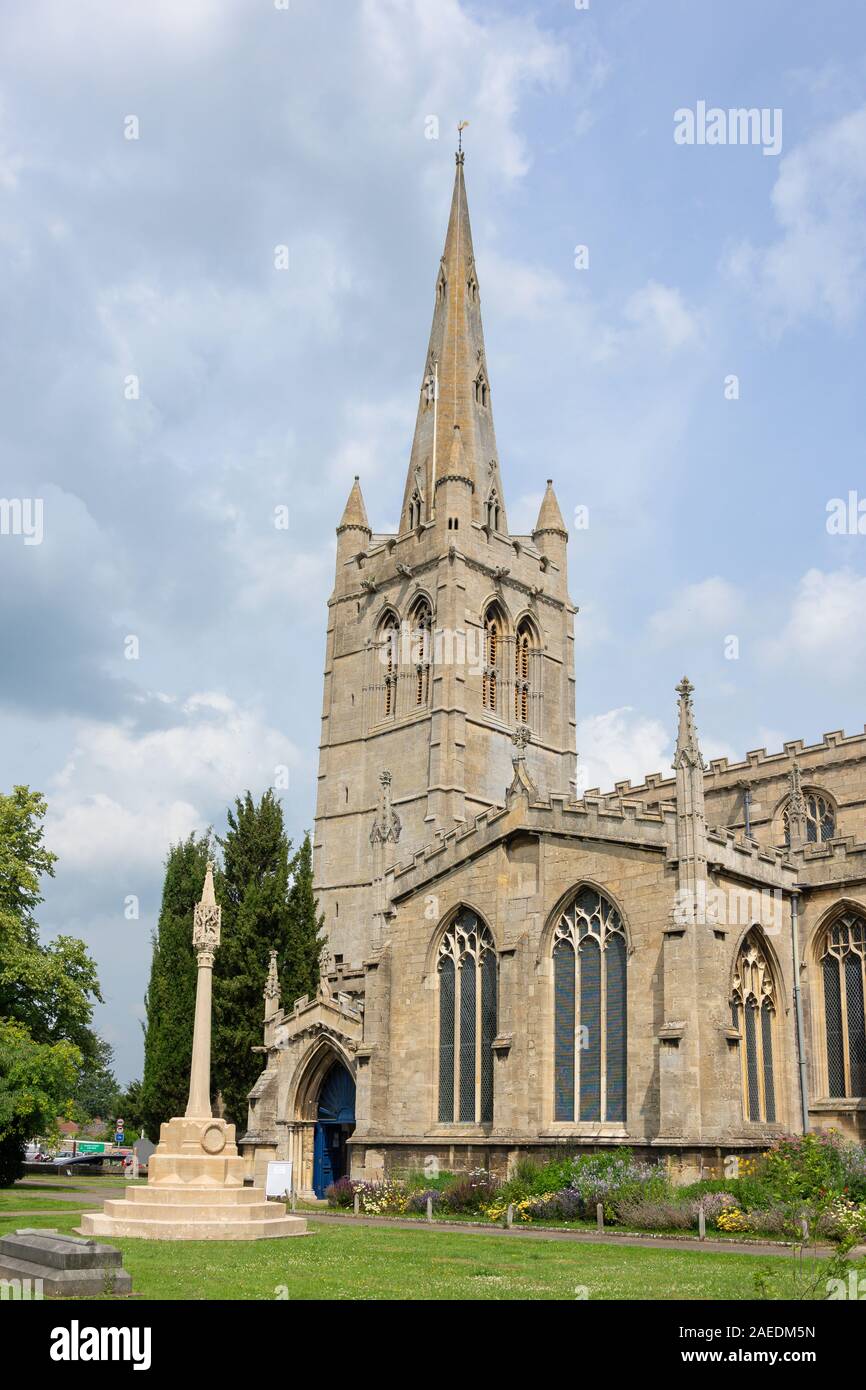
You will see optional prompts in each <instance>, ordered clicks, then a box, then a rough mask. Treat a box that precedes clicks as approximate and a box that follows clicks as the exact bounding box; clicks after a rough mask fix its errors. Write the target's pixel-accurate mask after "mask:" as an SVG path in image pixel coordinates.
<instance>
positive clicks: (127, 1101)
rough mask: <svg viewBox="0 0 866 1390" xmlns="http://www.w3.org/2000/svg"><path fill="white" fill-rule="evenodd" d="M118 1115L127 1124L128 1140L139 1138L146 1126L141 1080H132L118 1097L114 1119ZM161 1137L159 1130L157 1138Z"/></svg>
mask: <svg viewBox="0 0 866 1390" xmlns="http://www.w3.org/2000/svg"><path fill="white" fill-rule="evenodd" d="M118 1116H120V1118H121V1119H122V1120H123V1123H124V1124H125V1126H126V1137H127V1142H131V1141H132V1140H135V1139H137V1138H138V1135H139V1133H140V1132H141V1130H143V1129H144V1128H145V1122H144V1115H143V1113H142V1103H141V1082H140V1081H130V1083H129V1085H128V1086H127V1088H126V1090H125V1091H122V1092H121V1093H120V1095H119V1096H118V1098H117V1110H116V1113H115V1114H114V1116H113V1117H112V1118H113V1119H115V1120H116V1119H117V1118H118ZM158 1138H159V1132H158V1131H157V1133H156V1135H155V1139H158Z"/></svg>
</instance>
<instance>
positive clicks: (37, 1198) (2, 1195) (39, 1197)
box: [0, 1187, 93, 1212]
mask: <svg viewBox="0 0 866 1390" xmlns="http://www.w3.org/2000/svg"><path fill="white" fill-rule="evenodd" d="M89 1206H90V1207H92V1206H93V1203H92V1202H88V1201H87V1198H86V1195H83V1196H82V1198H81V1201H75V1202H70V1201H68V1200H67V1199H66V1198H64V1199H63V1200H62V1201H60V1200H59V1199H58V1198H57V1197H51V1196H44V1195H43V1194H42V1193H41V1192H32V1191H30V1192H29V1191H28V1190H27V1188H23V1189H22V1188H8V1187H7V1188H0V1212H4V1211H57V1210H59V1209H60V1208H61V1207H62V1209H63V1210H64V1211H66V1210H67V1208H68V1209H69V1211H73V1212H74V1211H79V1210H80V1211H87V1209H88V1207H89Z"/></svg>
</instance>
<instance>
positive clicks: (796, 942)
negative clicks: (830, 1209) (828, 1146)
mask: <svg viewBox="0 0 866 1390" xmlns="http://www.w3.org/2000/svg"><path fill="white" fill-rule="evenodd" d="M791 950H792V952H793V967H794V1014H795V1017H796V1019H797V1056H798V1058H799V1072H800V1110H801V1118H802V1121H803V1133H804V1134H808V1133H809V1080H808V1076H807V1073H806V1046H805V1043H804V1041H803V998H802V995H801V993H800V890H799V888H795V889H794V891H793V893H792V894H791Z"/></svg>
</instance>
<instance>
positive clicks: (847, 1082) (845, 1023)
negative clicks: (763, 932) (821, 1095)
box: [820, 912, 866, 1099]
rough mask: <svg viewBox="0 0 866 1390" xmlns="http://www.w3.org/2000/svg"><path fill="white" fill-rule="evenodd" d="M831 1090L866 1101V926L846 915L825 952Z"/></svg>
mask: <svg viewBox="0 0 866 1390" xmlns="http://www.w3.org/2000/svg"><path fill="white" fill-rule="evenodd" d="M820 961H821V972H822V975H823V985H824V1035H825V1043H826V1048H827V1084H828V1090H829V1095H830V1096H831V1097H837V1098H841V1097H843V1096H851V1097H853V1098H857V1099H862V1098H863V1097H866V1021H864V1008H863V1004H864V996H866V922H864V919H863V918H862V917H861V916H860V915H859V914H858V913H856V912H846V913H844V915H843V916H842V917H839V918H837V920H836V921H835V922H834V923H833V924H832V926H829V927H828V928H827V931H826V932H825V934H824V939H823V942H822V944H821V950H820Z"/></svg>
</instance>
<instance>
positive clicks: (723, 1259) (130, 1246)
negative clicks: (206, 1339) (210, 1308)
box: [0, 1212, 790, 1301]
mask: <svg viewBox="0 0 866 1390" xmlns="http://www.w3.org/2000/svg"><path fill="white" fill-rule="evenodd" d="M77 1219H78V1218H77V1217H76V1215H75V1213H74V1212H69V1213H68V1214H66V1213H64V1214H63V1215H62V1216H51V1217H33V1218H30V1219H28V1222H27V1224H28V1225H29V1226H39V1225H43V1226H55V1227H56V1228H57V1229H58V1230H61V1231H72V1229H73V1227H74V1226H75V1225H76V1224H77ZM16 1224H17V1223H16V1222H15V1219H14V1217H12V1216H9V1215H6V1216H2V1217H0V1234H3V1233H5V1232H7V1231H10V1230H14V1229H15V1226H16ZM310 1229H311V1230H312V1231H313V1234H312V1235H310V1236H299V1237H295V1238H291V1239H288V1240H261V1241H149V1240H114V1241H111V1244H112V1245H117V1246H118V1247H119V1248H120V1249H121V1250H122V1251H123V1263H124V1266H125V1268H126V1269H128V1270H129V1272H130V1274H131V1275H132V1282H133V1288H134V1290H135V1291H136V1293H137V1294H139V1295H140V1297H142V1298H145V1299H148V1298H153V1299H269V1298H277V1297H279V1296H282V1297H284V1298H288V1299H289V1300H290V1301H291V1300H295V1301H297V1300H299V1299H300V1300H305V1299H319V1298H321V1299H367V1300H375V1299H387V1300H401V1299H410V1300H424V1299H569V1300H574V1299H575V1298H580V1297H583V1296H584V1295H583V1294H582V1292H581V1291H582V1290H583V1289H585V1290H586V1295H585V1296H586V1297H588V1298H589V1299H590V1300H592V1299H659V1300H668V1299H674V1298H686V1299H742V1298H754V1297H755V1275H756V1273H757V1272H758V1271H759V1270H760V1269H765V1268H767V1267H768V1266H774V1267H778V1265H779V1262H780V1260H784V1259H790V1256H787V1257H786V1256H769V1257H768V1256H759V1255H733V1254H731V1255H727V1254H721V1255H715V1254H710V1253H704V1252H703V1251H694V1250H683V1251H671V1250H644V1249H637V1248H627V1247H623V1246H607V1245H586V1244H577V1243H575V1244H571V1243H570V1242H566V1241H551V1240H543V1239H538V1240H536V1239H513V1238H510V1237H508V1236H495V1235H491V1236H484V1235H468V1234H467V1235H460V1234H457V1235H455V1234H452V1233H450V1232H447V1233H446V1232H442V1231H430V1230H419V1231H410V1230H399V1229H394V1230H388V1229H386V1228H383V1227H373V1226H354V1227H353V1226H348V1225H347V1226H337V1225H325V1224H321V1225H317V1224H316V1223H315V1218H313V1219H312V1220H311V1222H310Z"/></svg>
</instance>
